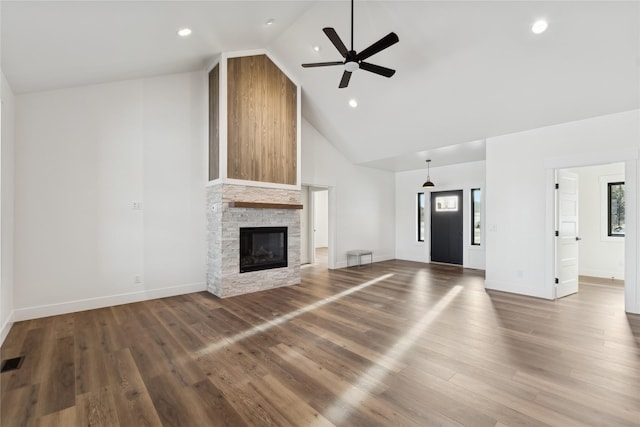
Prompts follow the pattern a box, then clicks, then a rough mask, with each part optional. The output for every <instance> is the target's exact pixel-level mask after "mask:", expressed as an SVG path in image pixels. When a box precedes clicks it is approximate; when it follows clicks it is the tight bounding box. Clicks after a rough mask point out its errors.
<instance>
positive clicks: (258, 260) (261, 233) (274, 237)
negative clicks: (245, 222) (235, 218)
mask: <svg viewBox="0 0 640 427" xmlns="http://www.w3.org/2000/svg"><path fill="white" fill-rule="evenodd" d="M286 266H287V227H243V228H240V273H247V272H249V271H259V270H268V269H270V268H281V267H286Z"/></svg>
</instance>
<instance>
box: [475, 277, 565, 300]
mask: <svg viewBox="0 0 640 427" xmlns="http://www.w3.org/2000/svg"><path fill="white" fill-rule="evenodd" d="M484 288H485V289H488V290H493V291H500V292H508V293H511V294H517V295H524V296H527V297H535V298H542V299H549V300H552V299H553V296H552V295H543V294H542V293H541V292H540V290H539V289H536V290H533V289H531V288H527V287H523V288H518V289H514V287H513V284H512V283H504V282H499V281H496V280H485V281H484Z"/></svg>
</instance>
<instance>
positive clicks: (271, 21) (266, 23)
mask: <svg viewBox="0 0 640 427" xmlns="http://www.w3.org/2000/svg"><path fill="white" fill-rule="evenodd" d="M274 22H276V20H275V19H273V18H271V19H269V20H268V21H267V22H265V23H264V24H265V25H266V26H270V25H273V23H274Z"/></svg>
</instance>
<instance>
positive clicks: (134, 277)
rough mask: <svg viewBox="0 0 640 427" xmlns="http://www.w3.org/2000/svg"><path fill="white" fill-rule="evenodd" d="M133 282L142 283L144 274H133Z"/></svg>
mask: <svg viewBox="0 0 640 427" xmlns="http://www.w3.org/2000/svg"><path fill="white" fill-rule="evenodd" d="M133 283H136V284H139V283H142V276H140V275H139V274H136V275H135V276H133Z"/></svg>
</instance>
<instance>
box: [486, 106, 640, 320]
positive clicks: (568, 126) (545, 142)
mask: <svg viewBox="0 0 640 427" xmlns="http://www.w3.org/2000/svg"><path fill="white" fill-rule="evenodd" d="M639 146H640V120H639V112H638V110H634V111H629V112H624V113H618V114H612V115H608V116H602V117H596V118H593V119H587V120H581V121H577V122H571V123H564V124H561V125H556V126H549V127H546V128H540V129H534V130H531V131H527V132H520V133H516V134H511V135H505V136H501V137H497V138H490V139H488V140H487V164H486V168H487V189H488V191H487V192H486V198H485V201H486V203H485V206H486V218H487V221H486V224H487V230H488V231H487V233H486V263H487V265H486V272H487V273H486V287H487V288H490V289H498V290H502V291H508V292H514V293H520V294H525V295H532V296H537V297H542V298H552V297H553V284H552V283H551V281H550V280H547V277H546V275H547V274H548V271H549V261H550V260H552V259H553V253H552V252H550V251H549V244H548V243H549V241H552V238H551V237H550V236H547V234H548V233H547V228H548V227H547V223H548V217H547V216H548V210H549V206H550V203H551V205H552V199H551V202H550V201H549V194H553V193H552V190H551V188H552V187H551V186H552V184H553V183H552V181H549V182H547V181H548V179H547V178H548V176H549V174H550V171H551V169H549V165H552V164H557V165H562V166H557V167H571V166H586V164H580V163H581V162H582V161H583V160H584V161H591V164H597V163H602V162H605V163H606V162H613V161H615V160H612V159H614V158H618V157H620V156H622V157H625V159H629V160H628V161H627V166H626V167H627V168H628V167H629V164H631V165H632V166H634V167H633V168H631V169H627V173H630V174H634V176H636V175H637V168H636V167H635V165H636V164H637V154H638V148H639ZM625 159H623V160H625ZM618 161H619V160H618ZM636 180H637V176H636ZM547 187H548V188H547ZM631 193H633V191H632V192H631ZM627 196H628V199H627V201H628V202H629V205H628V206H627V208H628V209H631V208H633V209H635V205H634V203H635V200H636V199H637V194H629V193H627ZM632 205H633V206H632ZM629 227H632V228H634V230H635V229H636V228H637V224H628V225H627V229H628V231H629V230H630V228H629ZM550 239H551V240H550ZM627 240H629V239H627ZM627 249H628V248H627ZM636 264H637V260H635V262H634V263H632V265H628V263H627V264H626V266H627V267H629V268H632V267H633V266H634V265H636ZM634 271H636V270H634ZM625 278H626V279H627V280H629V277H628V275H627V274H625ZM633 279H635V280H634V285H633V287H627V288H628V289H625V292H626V295H627V301H626V304H627V306H626V307H627V310H628V311H634V310H635V311H638V310H640V301H639V300H638V292H637V282H638V280H637V271H636V272H635V273H634V277H633Z"/></svg>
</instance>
